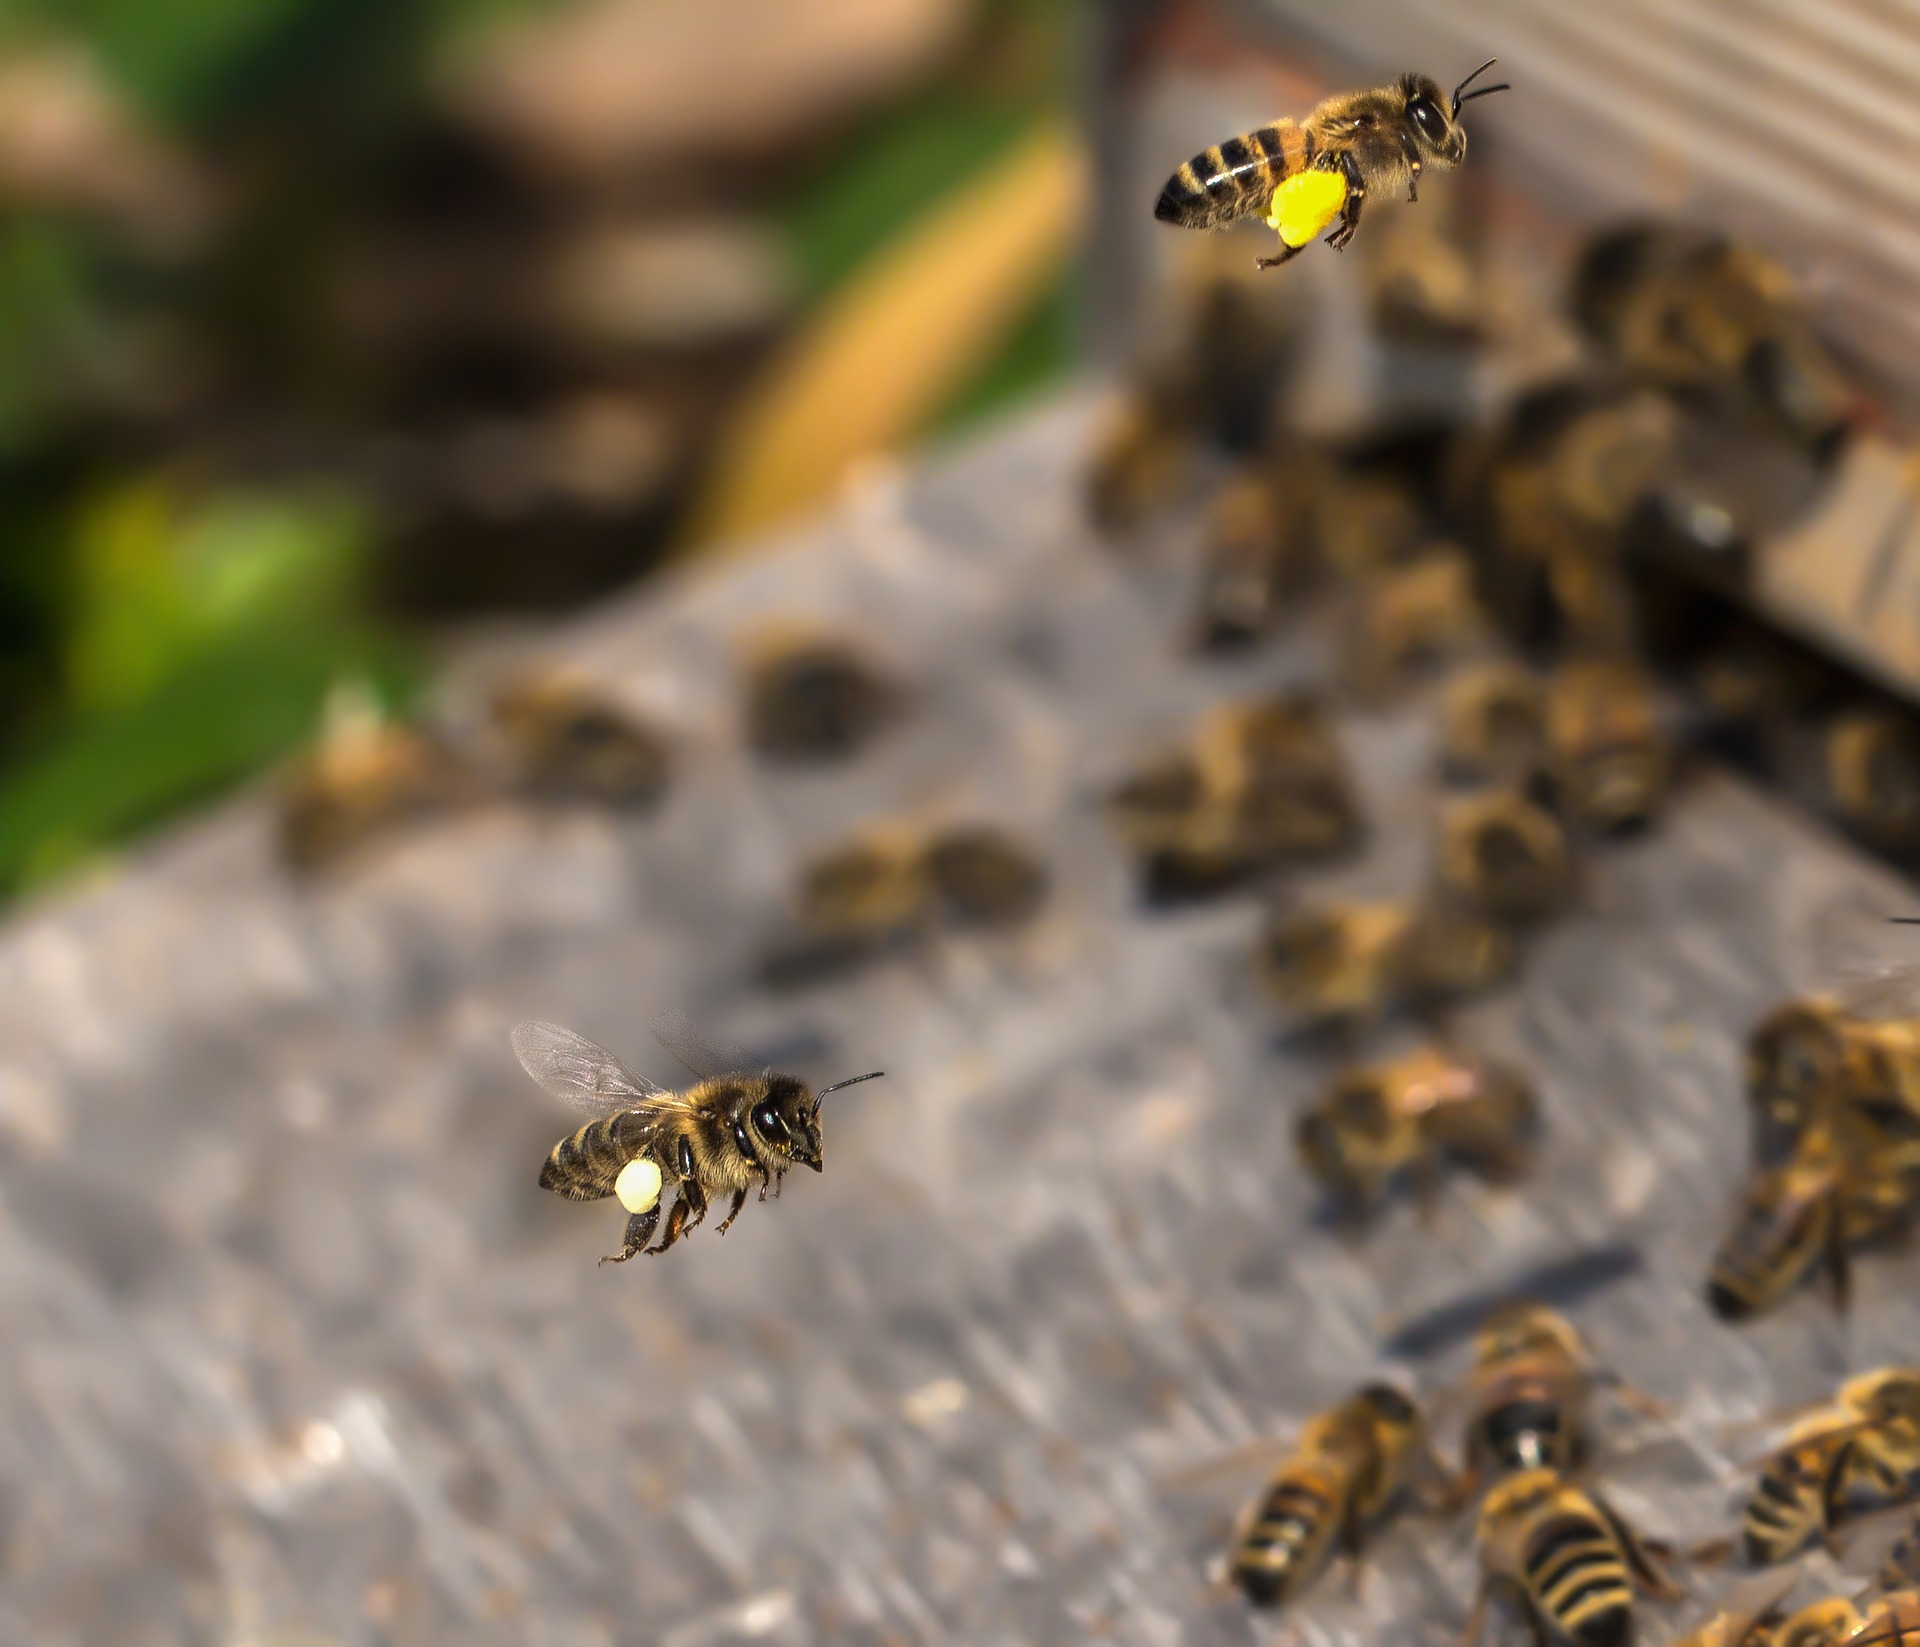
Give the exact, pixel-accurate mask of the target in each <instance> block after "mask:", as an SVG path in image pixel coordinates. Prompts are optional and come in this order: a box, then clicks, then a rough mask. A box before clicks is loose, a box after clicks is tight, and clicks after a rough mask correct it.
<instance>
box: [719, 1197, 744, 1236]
mask: <svg viewBox="0 0 1920 1647" xmlns="http://www.w3.org/2000/svg"><path fill="white" fill-rule="evenodd" d="M746 1204H747V1192H746V1190H745V1189H737V1190H735V1191H734V1192H733V1205H732V1206H730V1207H728V1208H727V1216H726V1217H724V1218H723V1219H721V1220H720V1227H719V1228H718V1229H717V1230H715V1231H714V1232H713V1233H714V1234H715V1235H725V1234H726V1233H727V1231H728V1230H730V1229H732V1228H733V1221H734V1219H736V1218H738V1217H739V1216H740V1209H741V1208H742V1207H744V1206H745V1205H746Z"/></svg>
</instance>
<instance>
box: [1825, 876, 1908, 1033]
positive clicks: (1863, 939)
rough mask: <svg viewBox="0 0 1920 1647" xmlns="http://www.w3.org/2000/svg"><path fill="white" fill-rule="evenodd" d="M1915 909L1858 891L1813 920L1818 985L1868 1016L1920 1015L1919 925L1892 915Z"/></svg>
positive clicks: (1859, 1012)
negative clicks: (1902, 923)
mask: <svg viewBox="0 0 1920 1647" xmlns="http://www.w3.org/2000/svg"><path fill="white" fill-rule="evenodd" d="M1911 913H1914V911H1912V910H1910V909H1909V908H1908V907H1907V906H1906V905H1905V903H1903V902H1902V901H1900V900H1898V899H1890V900H1884V901H1883V900H1881V899H1878V898H1875V897H1873V896H1872V895H1871V894H1869V893H1866V892H1863V891H1855V892H1851V893H1849V894H1847V895H1846V896H1845V897H1842V898H1839V899H1837V900H1835V901H1834V902H1833V903H1831V904H1829V905H1827V906H1826V907H1825V908H1824V909H1822V910H1821V911H1820V912H1819V913H1818V914H1817V915H1816V916H1815V917H1814V919H1813V923H1812V931H1811V934H1810V939H1809V948H1810V949H1811V951H1812V955H1811V960H1812V962H1813V967H1814V977H1815V987H1816V988H1819V989H1824V990H1827V991H1830V992H1831V993H1832V994H1834V995H1835V996H1837V997H1838V998H1839V1000H1840V1001H1841V1003H1842V1004H1843V1005H1844V1006H1845V1007H1846V1008H1847V1009H1848V1010H1849V1011H1851V1012H1856V1013H1858V1014H1859V1015H1860V1016H1861V1017H1863V1018H1910V1017H1916V1016H1920V927H1914V926H1897V925H1895V924H1894V923H1893V922H1892V921H1891V920H1890V919H1889V918H1888V917H1889V916H1893V915H1907V914H1911Z"/></svg>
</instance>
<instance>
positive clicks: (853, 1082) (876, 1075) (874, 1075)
mask: <svg viewBox="0 0 1920 1647" xmlns="http://www.w3.org/2000/svg"><path fill="white" fill-rule="evenodd" d="M886 1073H887V1072H886V1071H885V1070H884V1069H872V1070H868V1071H867V1073H866V1074H865V1075H849V1076H848V1077H847V1078H846V1079H845V1080H844V1081H835V1082H834V1083H833V1085H832V1086H830V1087H822V1088H821V1089H820V1090H819V1091H818V1092H816V1093H815V1094H814V1095H813V1102H814V1105H815V1107H816V1108H817V1107H818V1106H819V1103H820V1100H821V1099H822V1098H824V1097H826V1095H827V1094H828V1093H830V1092H838V1091H839V1090H840V1089H841V1088H842V1087H857V1086H858V1085H859V1084H860V1083H861V1082H862V1081H877V1080H879V1079H880V1077H881V1076H883V1075H885V1074H886Z"/></svg>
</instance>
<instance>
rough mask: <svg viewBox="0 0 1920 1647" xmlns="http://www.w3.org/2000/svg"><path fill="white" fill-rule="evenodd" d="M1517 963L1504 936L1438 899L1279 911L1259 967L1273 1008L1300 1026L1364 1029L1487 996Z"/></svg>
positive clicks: (1263, 943) (1265, 937) (1270, 926)
mask: <svg viewBox="0 0 1920 1647" xmlns="http://www.w3.org/2000/svg"><path fill="white" fill-rule="evenodd" d="M1513 961H1514V947H1513V940H1512V938H1511V936H1510V935H1509V934H1508V933H1507V932H1506V931H1505V930H1504V929H1503V928H1501V927H1499V926H1496V925H1494V924H1492V923H1491V922H1489V921H1486V920H1484V919H1481V918H1479V917H1477V916H1475V915H1474V914H1472V913H1471V912H1469V911H1466V910H1463V909H1460V908H1457V907H1456V906H1454V905H1452V904H1451V903H1448V902H1446V901H1444V900H1440V901H1430V902H1428V903H1424V904H1418V905H1409V904H1394V903H1349V904H1341V903H1336V904H1322V905H1318V906H1315V907H1313V908H1308V909H1299V910H1286V909H1282V910H1278V911H1276V912H1275V915H1274V918H1273V919H1272V920H1271V921H1270V922H1269V923H1268V925H1267V929H1266V932H1265V933H1264V935H1263V936H1262V939H1261V943H1260V948H1259V952H1258V963H1257V964H1258V969H1259V972H1260V975H1261V978H1262V980H1263V981H1264V983H1265V984H1266V986H1267V988H1268V990H1269V991H1270V992H1271V993H1272V994H1273V996H1274V998H1275V1000H1277V1001H1278V1002H1279V1004H1280V1005H1281V1007H1282V1008H1284V1009H1285V1010H1286V1011H1287V1012H1288V1013H1289V1014H1291V1015H1292V1016H1294V1017H1295V1018H1297V1019H1299V1020H1300V1021H1301V1022H1302V1023H1305V1024H1315V1023H1323V1022H1333V1023H1352V1024H1360V1023H1365V1022H1367V1021H1369V1020H1372V1019H1374V1018H1378V1017H1380V1016H1382V1015H1384V1014H1385V1013H1387V1012H1388V1011H1390V1010H1392V1009H1393V1008H1395V1007H1397V1006H1401V1005H1413V1006H1425V1005H1437V1004H1439V1003H1442V1002H1446V1001H1452V1000H1457V999H1459V998H1460V997H1462V996H1466V995H1471V994H1474V993H1476V992H1477V991H1479V990H1482V989H1487V988H1490V987H1491V986H1492V985H1493V984H1496V983H1498V982H1499V981H1500V980H1501V979H1503V978H1505V977H1507V976H1508V975H1509V973H1511V971H1512V969H1513Z"/></svg>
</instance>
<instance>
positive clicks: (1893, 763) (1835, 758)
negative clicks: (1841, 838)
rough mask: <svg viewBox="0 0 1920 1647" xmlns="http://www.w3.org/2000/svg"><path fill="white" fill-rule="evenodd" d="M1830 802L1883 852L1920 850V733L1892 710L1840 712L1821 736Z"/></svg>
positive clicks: (1905, 853)
mask: <svg viewBox="0 0 1920 1647" xmlns="http://www.w3.org/2000/svg"><path fill="white" fill-rule="evenodd" d="M1821 743H1822V753H1823V756H1824V761H1823V765H1824V777H1825V787H1826V792H1827V801H1828V804H1829V805H1830V806H1831V807H1832V809H1833V811H1834V813H1835V814H1836V815H1837V816H1838V817H1839V819H1840V821H1841V822H1842V823H1843V824H1845V825H1846V827H1847V828H1848V829H1850V830H1851V831H1853V833H1854V834H1856V835H1857V836H1859V837H1860V839H1861V840H1863V841H1865V842H1866V843H1867V844H1868V845H1869V846H1871V847H1873V848H1875V849H1876V850H1878V851H1881V852H1890V853H1896V854H1899V855H1902V856H1910V855H1912V854H1913V853H1914V852H1916V851H1917V850H1920V732H1916V730H1915V728H1914V725H1913V723H1912V722H1911V721H1910V720H1909V719H1908V718H1907V717H1906V716H1904V715H1901V714H1898V713H1896V712H1894V711H1892V710H1883V709H1860V710H1854V711H1850V712H1849V713H1846V714H1842V715H1837V716H1835V717H1834V718H1833V720H1831V721H1830V722H1828V723H1827V726H1826V728H1825V729H1824V732H1823V733H1822V738H1821Z"/></svg>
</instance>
